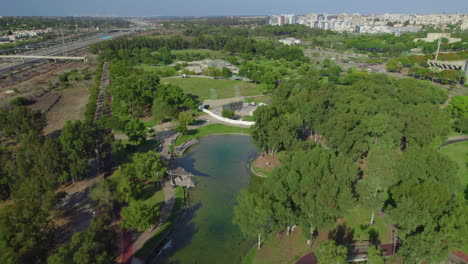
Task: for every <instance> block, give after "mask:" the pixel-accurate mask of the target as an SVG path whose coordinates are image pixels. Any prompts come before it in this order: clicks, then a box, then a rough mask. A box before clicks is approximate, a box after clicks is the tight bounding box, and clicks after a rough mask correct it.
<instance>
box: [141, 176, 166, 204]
mask: <svg viewBox="0 0 468 264" xmlns="http://www.w3.org/2000/svg"><path fill="white" fill-rule="evenodd" d="M139 198H141V199H143V200H144V203H145V204H147V205H148V206H160V207H162V205H163V203H164V190H163V188H161V187H160V186H159V185H158V184H157V183H155V182H149V183H147V184H145V186H144V187H143V190H142V191H141V193H140V197H139Z"/></svg>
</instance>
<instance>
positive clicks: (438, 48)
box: [435, 39, 441, 61]
mask: <svg viewBox="0 0 468 264" xmlns="http://www.w3.org/2000/svg"><path fill="white" fill-rule="evenodd" d="M440 40H441V39H439V41H438V42H437V52H436V56H435V60H436V61H437V58H438V57H439V50H440V44H441V41H440Z"/></svg>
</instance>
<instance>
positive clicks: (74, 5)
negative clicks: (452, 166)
mask: <svg viewBox="0 0 468 264" xmlns="http://www.w3.org/2000/svg"><path fill="white" fill-rule="evenodd" d="M289 13H292V14H307V13H332V14H339V13H348V14H349V13H360V14H382V13H395V14H435V13H438V14H440V13H447V14H459V13H468V4H466V0H445V1H437V0H417V1H406V0H393V1H372V0H355V1H348V0H335V1H313V2H312V1H310V0H289V1H268V0H254V1H252V0H237V1H233V0H231V1H220V0H197V1H193V0H165V1H161V0H133V1H131V0H130V1H129V0H79V1H77V0H74V1H72V0H41V1H37V0H15V1H4V3H2V8H1V9H0V16H72V15H82V16H84V15H90V16H109V15H114V16H145V17H155V16H236V15H237V16H240V15H245V16H253V15H272V14H289Z"/></svg>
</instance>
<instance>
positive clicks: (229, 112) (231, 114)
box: [221, 109, 234, 118]
mask: <svg viewBox="0 0 468 264" xmlns="http://www.w3.org/2000/svg"><path fill="white" fill-rule="evenodd" d="M221 115H222V116H223V117H225V118H233V117H234V111H232V110H229V109H223V112H221Z"/></svg>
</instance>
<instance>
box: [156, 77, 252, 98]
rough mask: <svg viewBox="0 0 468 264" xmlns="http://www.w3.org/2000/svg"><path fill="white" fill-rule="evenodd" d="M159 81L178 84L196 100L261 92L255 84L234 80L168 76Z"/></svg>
mask: <svg viewBox="0 0 468 264" xmlns="http://www.w3.org/2000/svg"><path fill="white" fill-rule="evenodd" d="M161 82H162V83H169V84H173V85H177V86H179V87H180V88H182V89H183V90H184V93H186V94H191V95H194V96H197V100H198V101H200V102H202V101H204V100H206V99H225V98H232V97H238V96H252V95H260V94H261V92H260V91H259V90H258V88H257V85H256V84H254V83H249V82H243V81H236V80H215V79H208V78H197V77H191V78H169V79H163V80H161Z"/></svg>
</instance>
